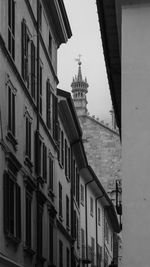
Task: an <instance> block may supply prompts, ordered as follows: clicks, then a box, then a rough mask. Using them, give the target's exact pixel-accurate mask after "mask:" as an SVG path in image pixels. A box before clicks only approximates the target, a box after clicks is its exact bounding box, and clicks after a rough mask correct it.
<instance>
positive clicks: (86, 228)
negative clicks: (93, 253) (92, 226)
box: [85, 179, 94, 267]
mask: <svg viewBox="0 0 150 267" xmlns="http://www.w3.org/2000/svg"><path fill="white" fill-rule="evenodd" d="M93 181H94V179H92V180H90V181H89V182H87V183H86V184H85V231H86V259H87V258H88V225H87V185H88V184H89V183H92V182H93ZM86 266H87V267H88V263H87V264H86Z"/></svg>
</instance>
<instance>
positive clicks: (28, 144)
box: [26, 117, 31, 159]
mask: <svg viewBox="0 0 150 267" xmlns="http://www.w3.org/2000/svg"><path fill="white" fill-rule="evenodd" d="M26 155H27V156H28V157H29V159H31V121H30V119H29V118H28V117H26Z"/></svg>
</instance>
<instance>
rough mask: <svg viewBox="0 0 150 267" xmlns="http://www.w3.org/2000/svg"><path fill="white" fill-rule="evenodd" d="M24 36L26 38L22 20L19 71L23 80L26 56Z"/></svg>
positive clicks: (25, 29)
mask: <svg viewBox="0 0 150 267" xmlns="http://www.w3.org/2000/svg"><path fill="white" fill-rule="evenodd" d="M26 36H27V28H26V23H25V20H24V19H23V20H22V22H21V44H22V45H21V47H22V49H21V58H22V64H21V70H22V77H23V79H24V80H25V79H26V66H25V56H26V46H27V42H26Z"/></svg>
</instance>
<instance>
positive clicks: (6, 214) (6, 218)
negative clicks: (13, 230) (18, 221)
mask: <svg viewBox="0 0 150 267" xmlns="http://www.w3.org/2000/svg"><path fill="white" fill-rule="evenodd" d="M3 179H4V180H3V186H4V191H3V192H4V195H3V196H4V199H3V201H4V232H5V233H8V232H9V220H10V218H9V175H8V173H7V172H6V171H5V172H4V176H3Z"/></svg>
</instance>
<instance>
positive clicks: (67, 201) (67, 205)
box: [66, 196, 70, 230]
mask: <svg viewBox="0 0 150 267" xmlns="http://www.w3.org/2000/svg"><path fill="white" fill-rule="evenodd" d="M69 209H70V207H69V197H68V196H66V227H67V230H69Z"/></svg>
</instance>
